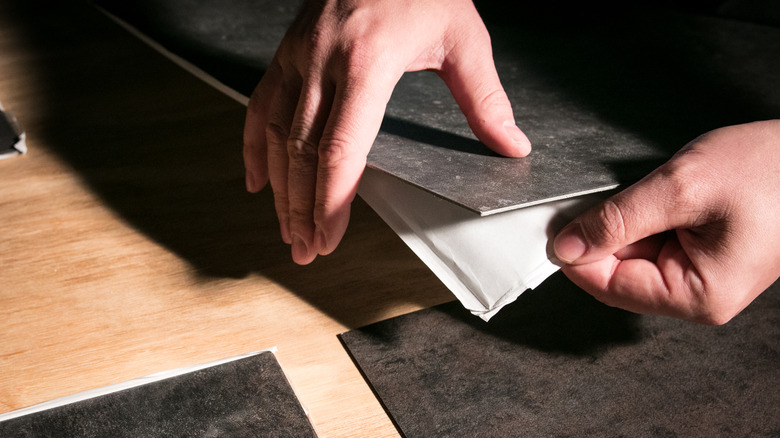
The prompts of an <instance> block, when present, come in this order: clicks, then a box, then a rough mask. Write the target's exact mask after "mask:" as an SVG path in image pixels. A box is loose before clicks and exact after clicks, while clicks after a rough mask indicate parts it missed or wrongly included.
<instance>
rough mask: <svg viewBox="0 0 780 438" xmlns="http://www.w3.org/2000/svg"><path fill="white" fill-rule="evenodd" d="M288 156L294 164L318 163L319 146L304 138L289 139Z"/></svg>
mask: <svg viewBox="0 0 780 438" xmlns="http://www.w3.org/2000/svg"><path fill="white" fill-rule="evenodd" d="M287 155H288V157H289V158H290V161H293V162H312V161H317V145H316V144H314V143H312V142H311V141H309V140H306V139H304V138H295V137H291V138H289V139H287Z"/></svg>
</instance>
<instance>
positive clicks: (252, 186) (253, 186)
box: [246, 169, 258, 193]
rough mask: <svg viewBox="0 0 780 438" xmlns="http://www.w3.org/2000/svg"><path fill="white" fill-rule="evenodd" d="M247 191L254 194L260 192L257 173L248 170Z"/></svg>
mask: <svg viewBox="0 0 780 438" xmlns="http://www.w3.org/2000/svg"><path fill="white" fill-rule="evenodd" d="M246 190H247V191H248V192H252V193H254V192H256V191H257V190H258V188H257V177H256V176H255V173H254V172H252V171H251V170H249V169H247V170H246Z"/></svg>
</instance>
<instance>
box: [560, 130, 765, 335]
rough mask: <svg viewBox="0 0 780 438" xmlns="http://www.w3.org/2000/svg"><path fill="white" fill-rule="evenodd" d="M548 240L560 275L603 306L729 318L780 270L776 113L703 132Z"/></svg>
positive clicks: (707, 319)
mask: <svg viewBox="0 0 780 438" xmlns="http://www.w3.org/2000/svg"><path fill="white" fill-rule="evenodd" d="M554 247H555V253H556V254H557V256H558V258H559V259H561V260H562V261H564V262H566V263H568V265H567V266H564V268H563V271H564V273H566V275H567V276H568V277H569V278H570V279H572V281H574V282H575V283H576V284H578V285H579V286H580V287H582V288H583V289H585V290H586V291H588V292H589V293H591V294H592V295H593V296H595V297H596V298H597V299H599V300H600V301H603V302H604V303H606V304H609V305H612V306H616V307H621V308H623V309H626V310H630V311H633V312H638V313H652V314H660V315H668V316H674V317H677V318H682V319H686V320H690V321H696V322H701V323H707V324H723V323H725V322H727V321H728V320H730V319H731V318H732V317H734V315H736V314H737V313H739V312H740V311H741V310H742V309H743V308H745V306H747V305H748V304H749V303H750V302H751V301H753V299H755V298H756V296H758V295H759V294H760V293H761V292H763V291H764V290H765V289H766V288H768V287H769V286H770V285H771V284H772V283H773V282H775V281H777V278H778V275H780V120H770V121H764V122H755V123H749V124H745V125H737V126H729V127H725V128H720V129H716V130H714V131H711V132H708V133H707V134H704V135H702V136H700V137H699V138H697V139H695V140H694V141H692V142H691V143H689V144H688V145H687V146H685V147H684V148H683V149H682V150H681V151H680V152H679V153H677V155H675V156H674V157H673V158H672V159H671V160H669V162H667V163H666V164H664V165H663V166H661V167H659V168H658V169H657V170H656V171H654V172H653V173H651V174H650V175H648V176H647V177H645V178H644V179H643V180H641V181H639V182H638V183H636V184H634V185H633V186H631V187H629V188H627V189H626V190H624V191H623V192H621V193H618V194H617V195H615V196H613V197H611V198H610V199H608V200H607V201H605V202H603V203H601V204H600V205H598V206H596V207H594V208H593V209H591V210H590V211H588V212H586V213H585V214H583V215H581V216H580V217H579V218H577V219H575V220H574V221H573V222H572V223H571V224H569V225H567V226H566V227H565V228H564V229H563V230H561V232H560V233H559V234H558V236H557V237H556V238H555V241H554Z"/></svg>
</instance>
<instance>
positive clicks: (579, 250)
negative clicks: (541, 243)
mask: <svg viewBox="0 0 780 438" xmlns="http://www.w3.org/2000/svg"><path fill="white" fill-rule="evenodd" d="M553 246H554V248H555V255H556V256H557V257H558V258H559V259H560V260H561V261H562V262H564V263H572V262H574V261H576V260H577V259H579V258H580V257H582V256H583V255H584V254H585V252H586V251H587V250H588V245H587V243H585V238H584V237H582V228H581V227H580V224H578V223H574V224H570V225H568V226H567V227H566V228H564V229H563V231H561V232H560V234H558V237H556V238H555V242H554V244H553Z"/></svg>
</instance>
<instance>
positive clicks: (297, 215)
mask: <svg viewBox="0 0 780 438" xmlns="http://www.w3.org/2000/svg"><path fill="white" fill-rule="evenodd" d="M288 211H289V212H290V223H291V224H299V225H309V224H311V223H312V220H313V219H312V210H311V208H305V207H303V206H300V205H296V203H290V204H289V207H288Z"/></svg>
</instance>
